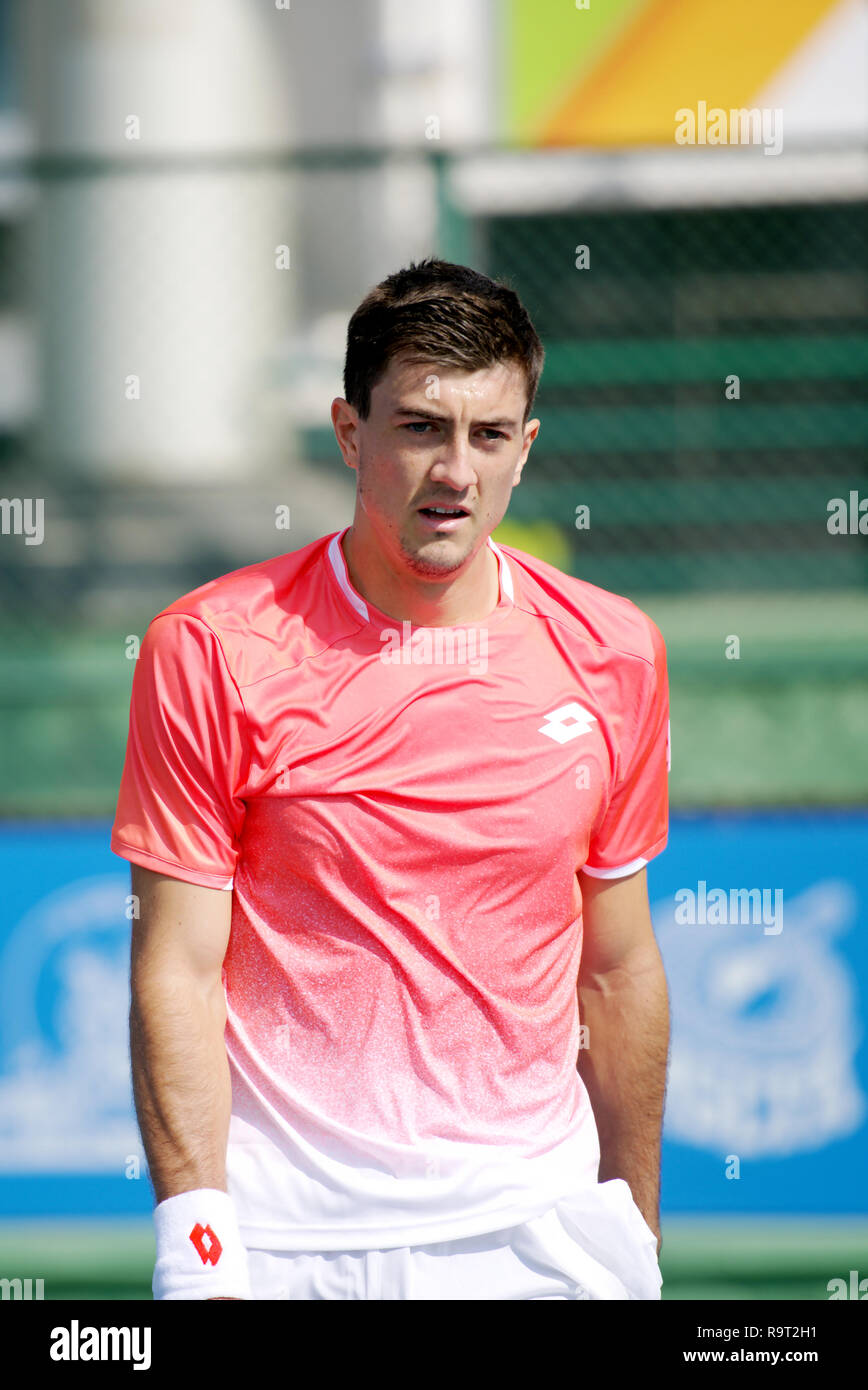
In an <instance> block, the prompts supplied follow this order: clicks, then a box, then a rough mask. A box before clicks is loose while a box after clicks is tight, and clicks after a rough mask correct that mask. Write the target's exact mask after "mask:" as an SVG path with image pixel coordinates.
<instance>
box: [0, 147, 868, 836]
mask: <svg viewBox="0 0 868 1390" xmlns="http://www.w3.org/2000/svg"><path fill="white" fill-rule="evenodd" d="M414 157H415V158H416V159H417V161H419V162H421V163H422V164H424V163H425V162H426V161H428V162H429V163H430V168H431V173H432V178H433V181H434V185H435V187H436V189H437V190H439V198H440V205H439V206H440V231H439V237H438V240H437V244H436V245H433V246H428V245H426V246H424V247H420V248H419V252H418V253H417V254H427V253H430V252H432V251H433V252H439V253H440V254H444V255H447V256H453V257H454V256H459V255H464V256H466V257H467V258H468V259H472V261H473V263H474V264H475V265H476V266H477V267H478V268H479V269H481V270H484V271H486V272H488V273H489V274H491V275H493V276H496V277H499V278H503V279H505V280H507V281H508V282H509V283H510V284H511V285H513V286H514V288H515V289H517V290H518V292H519V293H520V294H521V296H522V298H523V299H524V301H525V303H526V304H527V306H528V308H529V310H530V312H531V315H532V317H533V319H534V322H535V324H536V326H537V329H538V331H539V333H540V335H541V337H542V338H543V341H544V343H545V346H546V353H547V357H546V366H545V370H544V373H543V378H542V382H541V385H540V390H539V395H538V399H537V405H536V409H535V414H537V415H538V416H539V418H540V419H541V421H542V427H541V431H540V434H539V437H538V439H537V441H536V442H535V444H534V446H533V450H532V453H531V457H530V460H529V462H528V465H527V467H526V469H525V471H524V475H523V479H522V482H521V485H520V486H519V487H518V488H517V489H516V490H515V492H514V493H513V498H512V501H511V505H510V509H509V512H508V514H507V517H506V519H505V521H504V523H503V525H502V526H501V527H500V528H499V529H498V531H497V532H496V533H495V539H498V540H502V541H503V542H504V543H506V544H513V545H516V546H518V547H519V548H520V549H525V550H527V551H530V552H531V553H534V554H537V555H539V556H541V557H542V558H544V559H547V560H549V561H551V562H552V563H553V564H555V565H557V566H558V567H560V568H562V569H563V570H565V571H566V572H568V573H572V574H574V575H577V576H579V577H581V578H583V579H586V580H588V581H590V582H592V583H595V584H599V585H601V586H603V587H604V588H607V589H611V590H614V591H615V592H618V593H623V594H626V595H627V596H629V597H630V598H632V599H634V600H635V601H636V602H638V603H639V604H640V606H642V607H643V608H645V609H646V611H648V612H649V613H650V614H651V615H652V617H654V618H655V620H656V621H657V622H658V624H659V626H660V627H661V629H662V631H663V634H664V637H665V638H666V641H667V647H668V651H669V663H670V680H671V688H672V728H673V768H672V784H671V787H672V802H673V805H674V806H682V807H692V806H714V805H745V804H765V805H769V804H801V803H810V804H831V803H854V802H864V801H866V800H868V739H866V738H865V729H866V727H868V536H864V535H860V534H858V531H857V532H856V533H851V532H850V531H848V532H847V533H845V534H833V533H832V532H831V531H830V529H829V525H828V522H829V517H830V513H829V506H830V503H831V502H832V499H835V498H842V499H845V500H847V501H848V502H849V499H850V497H851V495H853V496H855V498H856V502H857V505H858V501H859V500H860V499H862V498H866V497H868V394H866V385H865V383H866V378H868V372H866V368H868V314H866V310H868V266H866V255H865V247H866V245H868V218H866V206H865V205H864V204H856V203H837V204H829V205H820V204H814V205H808V204H804V205H797V206H791V207H782V206H772V207H766V208H762V207H730V208H725V207H724V208H714V209H709V210H702V209H686V210H678V211H671V210H660V211H649V210H630V209H626V210H621V211H600V210H596V211H587V210H585V209H583V208H581V207H576V209H575V210H573V211H563V210H561V211H558V212H557V213H551V214H545V213H540V212H535V213H534V214H533V215H521V216H516V215H508V216H504V215H501V216H485V215H482V214H478V215H476V216H474V217H473V218H470V217H468V216H465V215H464V214H463V213H462V212H461V209H460V208H458V207H456V206H455V205H454V204H453V203H452V202H450V181H449V178H448V173H449V160H448V158H446V157H444V156H442V155H441V156H430V155H428V154H427V153H425V152H422V153H417V154H416V155H415V156H414ZM389 158H391V156H390V155H388V154H386V153H379V154H378V153H377V152H371V151H368V152H367V153H365V155H364V156H362V155H359V156H358V157H357V158H356V157H355V156H354V155H353V153H352V152H345V153H344V154H343V155H342V156H341V158H340V159H335V157H334V156H330V157H326V156H322V157H320V156H318V155H312V154H310V153H308V154H305V155H302V154H297V155H287V156H286V157H285V159H284V160H283V164H284V166H285V168H286V169H287V173H288V174H292V176H293V178H296V179H297V178H298V177H301V173H300V171H302V172H303V177H304V180H306V182H304V184H303V185H299V184H298V182H295V183H294V184H293V190H294V191H293V192H292V194H290V191H289V185H288V192H287V198H288V199H289V198H290V196H292V197H293V198H295V200H296V201H297V202H298V201H299V200H300V199H299V187H301V188H302V193H303V197H302V198H301V200H300V201H302V202H303V203H304V205H305V206H306V207H310V206H313V205H315V201H316V199H317V197H318V188H319V186H320V185H319V184H318V182H317V180H318V179H319V178H321V177H326V178H328V179H329V181H330V182H329V184H328V188H329V198H330V199H332V200H333V202H334V199H335V197H336V190H338V192H340V189H341V187H342V184H341V183H340V180H341V179H342V177H343V173H342V171H345V172H346V173H347V174H348V175H349V176H350V177H349V178H348V182H347V190H348V191H347V204H346V214H347V215H346V220H345V222H344V221H343V220H342V219H341V218H340V217H336V219H335V223H334V235H335V237H336V238H337V239H338V243H340V238H341V237H345V238H352V237H355V236H356V234H357V228H356V225H355V223H354V222H353V218H352V196H351V193H350V191H349V190H350V186H351V185H352V187H355V186H356V185H355V184H354V183H353V180H355V179H357V178H358V177H361V176H362V174H363V173H364V172H365V171H368V172H369V173H370V174H371V176H372V177H376V176H377V175H378V173H379V172H380V171H381V170H382V168H383V166H384V164H385V162H386V161H387V160H388V159H389ZM280 163H281V160H280V158H277V157H276V158H275V159H271V158H270V157H269V158H268V159H266V160H264V161H263V160H260V161H258V162H256V164H255V168H252V173H253V174H257V173H261V172H262V169H263V167H264V166H268V167H271V168H273V167H275V165H279V164H280ZM201 164H202V161H201V160H200V161H198V163H197V165H196V167H197V169H198V168H199V166H200V165H201ZM97 172H98V171H97ZM67 173H68V171H65V169H64V166H63V163H62V161H61V162H60V163H58V162H57V161H55V162H54V163H51V164H48V165H44V166H41V167H40V168H38V169H36V171H35V178H36V180H37V182H39V181H40V180H52V179H62V178H65V177H67ZM90 173H91V174H93V173H94V171H93V170H91V171H90ZM104 173H105V177H106V178H112V177H114V173H113V172H112V170H111V168H107V169H106V170H105V171H104ZM70 178H71V182H70V196H73V195H74V188H75V184H74V179H72V176H71V175H70ZM336 179H337V180H338V182H337V183H336V182H335V180H336ZM257 187H258V185H257V183H256V181H255V178H253V180H252V183H251V196H252V197H255V196H256V188H257ZM334 206H335V208H336V209H337V210H338V211H339V209H340V202H339V200H338V202H334ZM194 230H195V229H194ZM582 248H586V249H584V250H583V249H582ZM297 252H298V260H299V262H300V263H302V264H303V263H304V260H305V255H307V256H308V257H309V258H310V260H313V258H314V252H315V248H314V247H313V246H311V245H307V246H306V245H305V244H304V242H302V244H301V245H300V246H299V247H298V248H297ZM23 259H26V258H22V256H21V248H20V246H19V247H16V246H14V245H13V244H12V243H11V242H10V241H9V238H8V237H5V238H4V239H3V240H2V242H0V284H7V285H9V284H12V283H13V282H14V283H15V284H16V285H17V286H18V287H17V288H16V291H15V295H16V302H17V304H18V307H19V308H20V309H22V310H26V307H27V304H26V300H27V295H28V293H32V292H33V290H34V287H33V286H30V288H29V290H28V289H27V287H26V284H25V286H24V288H22V287H21V285H19V284H18V281H17V280H16V275H15V273H14V272H15V269H16V267H17V266H18V265H19V263H23ZM392 268H394V267H392ZM367 288H368V286H367V285H366V284H362V283H360V284H358V285H357V286H356V287H354V290H353V295H354V298H348V300H347V302H346V304H345V306H344V308H345V311H346V314H347V316H348V315H349V313H350V312H351V311H352V309H353V308H354V307H355V303H356V302H358V299H359V298H361V296H362V294H363V293H364V292H365V290H366V289H367ZM120 307H121V308H122V306H120ZM316 308H317V305H316V304H315V303H308V304H306V305H305V306H304V313H306V314H308V315H309V316H310V315H312V314H314V312H315V310H316ZM277 385H279V382H278V383H277ZM328 406H329V401H328V400H326V399H323V409H322V420H321V422H320V423H317V424H314V425H312V426H310V427H307V428H305V429H304V430H303V431H302V441H303V448H302V456H303V457H302V463H306V464H307V465H309V466H310V471H311V472H312V473H313V472H315V473H316V474H318V475H320V476H322V477H323V478H328V477H333V478H334V479H337V478H338V477H340V478H342V479H344V480H346V478H347V470H346V468H345V465H344V464H343V462H342V460H341V458H340V455H339V453H338V450H337V447H336V444H335V442H334V437H333V434H332V431H331V427H330V424H329V422H328ZM26 444H27V441H26V439H24V440H17V439H15V438H12V437H9V436H8V435H7V436H4V438H3V439H2V440H0V494H2V495H12V494H11V493H10V492H9V488H10V487H12V486H13V482H12V480H13V478H20V477H21V476H22V474H21V467H22V466H24V467H26V465H27V448H26ZM16 470H17V471H16ZM7 480H8V481H7ZM47 485H48V486H50V488H51V491H52V496H53V497H54V499H55V503H56V507H57V509H59V512H60V513H61V514H62V515H64V516H65V517H66V518H67V519H68V521H69V523H70V529H69V534H72V532H73V529H74V528H77V531H76V534H77V535H79V536H80V537H83V538H84V539H83V540H82V542H81V545H80V554H79V557H78V558H77V559H76V560H75V561H74V562H72V561H70V562H69V563H68V564H67V563H66V562H65V561H64V560H63V558H62V557H61V558H59V559H57V558H54V559H51V560H50V563H39V564H37V563H34V562H33V557H32V556H31V555H23V553H22V552H21V550H20V547H19V551H18V552H17V553H13V552H12V551H10V550H9V549H8V547H7V549H6V550H5V551H4V553H3V558H4V559H5V560H7V561H8V563H6V564H5V565H4V566H3V568H2V570H0V720H2V726H3V730H4V734H5V741H6V748H5V754H4V758H3V760H2V764H0V815H6V816H16V815H35V816H52V815H69V816H92V815H110V814H111V813H112V811H113V808H114V803H115V798H116V793H117V783H118V779H119V776H120V768H121V763H122V758H123V749H124V741H125V737H126V724H127V706H128V698H129V687H130V681H131V677H132V664H131V662H130V661H129V660H127V659H126V653H125V640H126V637H127V635H128V634H130V633H133V634H139V635H141V633H142V632H143V631H144V628H145V626H146V625H147V623H148V621H149V620H150V618H151V617H152V616H153V614H154V613H155V612H156V611H158V610H159V608H160V607H162V606H165V605H166V604H168V603H169V602H171V601H172V600H173V599H174V598H176V597H177V596H178V595H180V594H181V593H183V592H186V591H187V590H189V589H191V588H193V587H195V586H196V585H197V584H200V583H203V582H204V581H205V580H207V579H209V578H212V577H213V576H215V575H217V574H220V573H224V572H226V571H227V570H229V569H233V568H236V567H238V566H239V565H241V564H245V563H251V562H253V561H255V560H257V559H261V558H264V557H265V556H267V555H270V554H275V553H277V552H278V551H279V549H280V548H281V544H284V545H285V544H286V539H287V538H286V536H285V535H284V536H281V535H279V534H278V535H277V538H275V533H274V530H273V528H272V530H271V532H270V534H269V532H268V528H267V525H266V524H265V523H263V526H262V530H261V533H257V532H255V531H254V532H253V536H254V539H253V540H252V541H251V542H250V543H249V545H247V548H246V549H245V548H243V547H242V548H241V549H239V547H238V546H237V545H236V547H235V549H232V547H231V546H230V545H228V544H223V543H222V542H221V540H220V537H219V535H218V534H217V533H216V532H215V533H214V534H212V531H213V528H212V527H211V526H210V521H209V509H210V510H211V511H212V512H214V514H215V515H216V514H217V513H218V512H219V515H220V516H221V517H222V518H223V521H224V523H225V522H227V518H228V524H229V526H230V527H231V524H232V520H233V517H234V515H235V514H236V512H237V509H238V507H239V506H240V505H241V504H242V503H243V502H244V500H245V496H244V489H243V488H239V489H238V490H237V495H236V496H235V498H234V499H233V498H231V497H222V500H221V498H220V497H218V495H217V491H218V490H217V489H215V490H214V492H213V496H209V490H208V488H207V487H206V488H204V489H203V493H202V497H201V505H198V504H197V507H191V508H189V511H188V512H187V513H185V522H186V518H187V516H188V515H189V517H190V518H191V524H190V526H189V527H187V526H186V525H184V526H179V527H177V528H176V531H177V532H180V533H181V539H180V541H179V540H178V539H177V536H176V537H175V539H174V540H173V541H172V542H171V543H170V542H169V540H168V539H166V540H165V542H164V543H163V542H162V541H161V536H162V535H165V536H166V537H168V535H169V529H168V528H165V529H164V528H163V527H162V526H161V522H160V517H161V516H163V517H168V516H170V514H171V510H172V507H173V505H175V504H174V503H173V501H172V498H171V496H170V495H169V493H168V491H167V492H166V495H165V496H164V497H162V498H161V497H160V495H159V490H158V489H153V490H152V491H151V493H147V480H146V479H143V480H142V485H141V488H140V490H139V493H140V495H139V496H137V497H136V499H135V501H134V502H133V501H130V500H129V496H128V494H129V492H130V489H129V486H128V485H125V486H124V487H122V486H120V485H119V486H118V487H114V485H112V484H111V483H105V484H100V485H98V486H96V485H93V484H91V483H89V482H85V481H84V480H82V479H78V480H75V479H72V480H70V479H67V478H65V477H64V476H63V475H62V471H61V470H54V471H53V472H52V474H51V477H50V479H48V480H47ZM34 491H35V489H34ZM124 499H127V501H126V504H128V506H129V507H130V508H131V509H133V510H135V509H138V510H139V512H140V514H141V515H142V516H143V517H144V516H146V517H147V521H146V522H143V523H142V524H143V525H147V526H149V527H150V528H151V530H152V531H153V533H154V534H155V536H156V537H157V540H156V541H155V543H154V546H153V553H152V555H151V556H150V557H146V558H144V559H143V558H142V556H141V554H139V555H138V557H136V556H135V555H131V556H126V555H124V554H123V553H122V551H123V547H122V546H119V545H117V544H114V546H106V538H110V537H113V536H115V535H117V534H120V531H119V530H118V528H117V526H116V524H115V521H114V520H113V518H115V517H116V515H117V514H119V513H118V508H122V507H123V505H125V500H124ZM273 500H276V501H282V500H284V496H283V493H282V492H281V491H279V490H277V491H276V492H275V497H274V499H273ZM218 503H219V504H220V505H219V506H218ZM267 507H268V501H267V499H266V501H265V503H264V511H265V510H267ZM161 509H162V510H161ZM215 509H216V510H215ZM197 511H198V513H204V518H205V519H204V520H200V521H199V522H198V523H196V524H193V521H192V518H193V517H194V516H195V515H196V514H197ZM350 519H351V515H350V514H348V515H347V516H345V517H336V516H335V514H334V513H333V512H332V513H326V512H323V515H322V525H321V532H320V533H322V534H324V533H326V532H327V531H330V530H334V529H337V527H338V526H340V525H343V524H346V522H348V521H349V520H350ZM127 520H129V518H127ZM113 528H114V529H113ZM120 530H123V528H122V527H121V528H120ZM225 530H226V526H225V525H224V532H225ZM124 534H126V532H124ZM310 538H311V537H308V536H305V538H304V540H299V539H296V538H295V537H293V539H292V540H291V541H290V542H289V544H290V546H294V545H299V544H304V543H306V542H307V540H308V539H310ZM61 549H62V546H61ZM119 593H123V594H125V595H128V596H129V597H128V601H125V602H124V603H122V604H120V605H118V604H116V605H115V610H114V616H108V617H107V616H105V615H106V614H110V612H111V604H110V603H109V602H107V601H104V600H106V596H111V595H112V594H115V595H117V594H119ZM118 607H119V611H120V614H121V616H118ZM733 638H736V639H738V640H737V643H736V644H734V643H733V640H732V639H733ZM734 646H735V647H737V650H735V651H734Z"/></svg>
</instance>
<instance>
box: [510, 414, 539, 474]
mask: <svg viewBox="0 0 868 1390" xmlns="http://www.w3.org/2000/svg"><path fill="white" fill-rule="evenodd" d="M539 427H540V421H539V420H528V422H527V424H526V425H525V427H524V442H523V444H522V446H521V455H520V456H519V460H518V463H517V464H516V465H515V474H514V476H513V480H512V485H513V487H517V486H518V484H519V482H520V481H521V470H522V469H523V468H524V465H525V463H526V462H527V456H528V454H529V453H530V446H531V444H532V443H533V441H534V440H535V439H536V437H537V435H538V434H539Z"/></svg>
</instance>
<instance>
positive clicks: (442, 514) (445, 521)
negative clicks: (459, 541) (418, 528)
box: [418, 502, 470, 531]
mask: <svg viewBox="0 0 868 1390" xmlns="http://www.w3.org/2000/svg"><path fill="white" fill-rule="evenodd" d="M418 514H419V516H420V517H421V518H422V522H423V525H424V526H425V528H426V529H427V530H435V531H454V530H455V528H456V527H457V526H460V524H461V522H462V521H466V520H467V519H468V518H469V516H470V513H469V511H468V510H467V508H466V507H461V506H453V505H451V504H450V503H448V502H444V503H443V504H442V505H432V506H430V507H420V508H419V509H418Z"/></svg>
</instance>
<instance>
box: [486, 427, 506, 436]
mask: <svg viewBox="0 0 868 1390" xmlns="http://www.w3.org/2000/svg"><path fill="white" fill-rule="evenodd" d="M482 433H483V434H485V435H488V436H489V437H490V436H492V435H493V436H494V438H495V439H506V435H505V434H504V432H503V430H496V429H492V428H489V427H488V426H486V427H485V428H484V429H483V431H482Z"/></svg>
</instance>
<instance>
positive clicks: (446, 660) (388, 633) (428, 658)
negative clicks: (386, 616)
mask: <svg viewBox="0 0 868 1390" xmlns="http://www.w3.org/2000/svg"><path fill="white" fill-rule="evenodd" d="M380 641H381V642H382V643H383V644H384V645H383V649H382V651H381V652H380V660H381V661H382V662H383V664H384V665H385V666H466V667H467V668H468V669H469V670H471V671H474V672H477V673H479V674H484V672H486V671H487V670H488V628H485V627H480V628H476V627H467V628H464V627H419V628H416V630H415V632H414V631H413V625H412V623H408V622H406V621H405V622H403V623H402V624H401V631H400V632H399V631H398V629H397V628H394V627H387V628H384V629H383V630H382V632H381V633H380Z"/></svg>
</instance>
